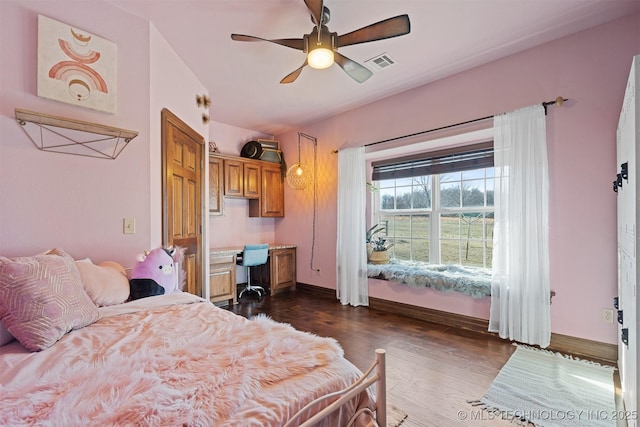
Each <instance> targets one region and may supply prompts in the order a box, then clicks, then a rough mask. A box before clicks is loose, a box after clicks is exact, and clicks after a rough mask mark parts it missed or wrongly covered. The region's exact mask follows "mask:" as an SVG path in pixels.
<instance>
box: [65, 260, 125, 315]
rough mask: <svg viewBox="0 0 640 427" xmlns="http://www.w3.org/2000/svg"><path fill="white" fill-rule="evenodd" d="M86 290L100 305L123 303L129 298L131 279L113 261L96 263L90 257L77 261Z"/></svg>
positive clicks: (96, 303) (95, 302)
mask: <svg viewBox="0 0 640 427" xmlns="http://www.w3.org/2000/svg"><path fill="white" fill-rule="evenodd" d="M76 267H78V270H79V271H80V278H81V279H82V285H83V286H84V290H85V291H86V292H87V295H89V298H91V300H92V301H93V302H94V304H95V305H97V306H98V307H104V306H108V305H116V304H122V303H123V302H125V301H126V300H127V299H128V298H129V279H128V278H127V275H126V273H125V270H124V268H123V267H122V266H121V265H120V264H118V263H116V262H113V261H104V262H101V263H100V264H98V265H95V264H94V263H93V262H91V260H90V259H89V258H85V259H83V260H78V261H76Z"/></svg>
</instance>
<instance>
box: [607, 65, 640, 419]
mask: <svg viewBox="0 0 640 427" xmlns="http://www.w3.org/2000/svg"><path fill="white" fill-rule="evenodd" d="M639 75H640V56H636V57H634V58H633V62H632V65H631V73H630V75H629V81H628V82H627V88H626V91H625V97H624V102H623V104H622V111H621V113H620V121H619V122H618V132H617V136H616V146H617V163H618V164H617V172H616V174H617V176H616V177H615V178H616V179H615V180H614V182H613V186H614V188H617V191H618V196H617V205H618V310H619V312H621V315H622V323H621V324H619V325H618V332H619V338H618V367H619V369H620V379H621V382H622V394H623V399H624V403H625V409H626V411H627V412H628V413H631V414H636V413H637V410H638V367H637V364H638V352H637V348H638V339H640V333H639V331H638V327H637V305H638V299H639V296H638V292H637V288H638V284H639V279H640V277H639V276H638V271H637V249H638V247H639V245H638V232H637V226H638V224H640V221H638V219H639V217H640V203H639V201H638V198H637V197H636V195H637V188H638V184H639V183H640V174H639V173H638V169H637V168H638V166H639V165H640V162H639V161H638V160H639V156H640V147H639V145H640V138H639V135H638V134H639V127H638V124H639V122H640V108H639V103H640V96H638V94H639V92H640V87H638V84H640V78H639ZM625 170H626V173H625ZM627 421H628V425H629V426H630V427H635V426H637V422H638V421H637V419H636V417H629V418H628V420H627Z"/></svg>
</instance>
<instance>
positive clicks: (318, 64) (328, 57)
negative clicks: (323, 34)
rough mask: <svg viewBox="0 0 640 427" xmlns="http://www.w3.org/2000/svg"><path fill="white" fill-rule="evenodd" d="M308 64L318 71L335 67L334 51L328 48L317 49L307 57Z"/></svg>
mask: <svg viewBox="0 0 640 427" xmlns="http://www.w3.org/2000/svg"><path fill="white" fill-rule="evenodd" d="M307 63H308V64H309V66H310V67H311V68H315V69H317V70H323V69H325V68H329V67H330V66H332V65H333V50H331V49H327V48H326V47H318V48H315V49H313V50H312V51H310V52H309V54H308V55H307Z"/></svg>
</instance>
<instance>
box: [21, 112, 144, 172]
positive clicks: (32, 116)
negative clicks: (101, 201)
mask: <svg viewBox="0 0 640 427" xmlns="http://www.w3.org/2000/svg"><path fill="white" fill-rule="evenodd" d="M15 115H16V120H17V121H18V123H19V124H20V126H22V129H23V130H24V132H25V133H26V134H27V136H28V137H29V139H31V142H33V144H34V145H35V146H36V148H38V149H39V150H42V151H50V152H55V153H63V154H73V155H77V156H85V157H96V158H100V159H115V158H116V157H118V155H120V153H121V152H122V150H124V149H125V147H126V146H127V145H128V144H129V142H131V140H132V139H133V138H135V137H136V136H138V132H135V131H131V130H126V129H120V128H117V127H113V126H105V125H100V124H96V123H91V122H85V121H82V120H74V119H68V118H65V117H58V116H52V115H50V114H43V113H37V112H34V111H28V110H22V109H19V108H16V109H15Z"/></svg>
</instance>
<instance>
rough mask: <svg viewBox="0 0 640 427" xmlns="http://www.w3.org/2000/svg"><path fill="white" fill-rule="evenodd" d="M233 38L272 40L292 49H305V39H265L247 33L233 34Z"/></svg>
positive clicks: (243, 40)
mask: <svg viewBox="0 0 640 427" xmlns="http://www.w3.org/2000/svg"><path fill="white" fill-rule="evenodd" d="M231 39H233V40H235V41H238V42H271V43H275V44H279V45H281V46H286V47H290V48H291V49H298V50H304V40H303V39H273V40H269V39H263V38H260V37H256V36H247V35H245V34H231Z"/></svg>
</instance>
